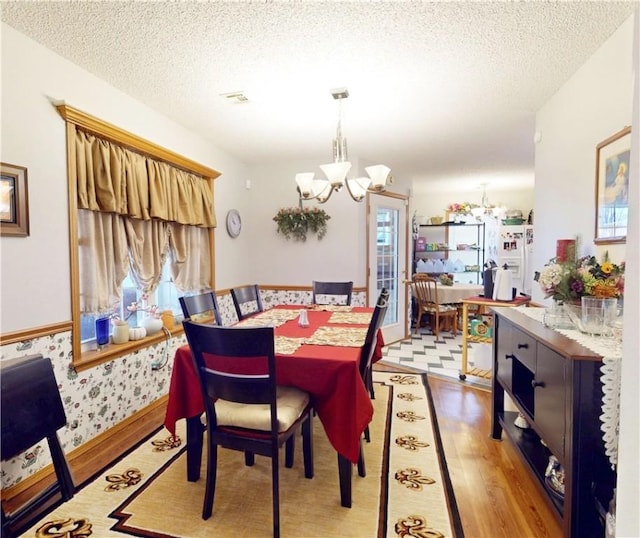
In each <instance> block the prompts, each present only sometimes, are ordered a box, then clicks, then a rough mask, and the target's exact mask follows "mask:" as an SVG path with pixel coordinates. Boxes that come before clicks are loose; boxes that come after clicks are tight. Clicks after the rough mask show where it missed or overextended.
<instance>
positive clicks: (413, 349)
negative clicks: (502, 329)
mask: <svg viewBox="0 0 640 538" xmlns="http://www.w3.org/2000/svg"><path fill="white" fill-rule="evenodd" d="M481 346H487V347H485V348H484V349H482V350H479V348H480V347H481ZM489 349H490V344H470V349H469V352H468V358H469V365H468V369H471V368H472V367H473V365H474V356H475V355H476V353H483V354H484V356H485V357H487V356H486V354H487V353H489V352H490V351H489ZM382 360H383V361H384V362H385V363H386V364H398V365H401V366H405V367H409V368H412V369H416V370H419V371H423V372H427V373H429V374H432V375H436V376H438V377H444V378H447V379H451V380H455V381H458V382H460V383H467V384H471V385H474V386H480V387H486V388H489V387H491V380H490V379H483V378H479V377H476V376H473V375H467V377H466V380H465V381H461V380H460V377H459V375H460V369H461V367H462V335H461V334H460V333H458V335H457V336H455V337H454V336H452V335H451V333H449V332H442V331H441V332H440V339H439V340H436V338H435V336H434V335H433V333H432V332H431V330H430V329H429V327H422V328H420V332H419V334H416V333H415V330H414V329H412V332H411V338H410V339H407V340H402V341H400V342H396V343H393V344H390V345H388V346H385V347H384V348H383V357H382ZM486 361H487V358H485V360H484V361H483V366H482V367H484V368H486V367H487V366H484V365H485V364H486ZM489 364H490V362H489Z"/></svg>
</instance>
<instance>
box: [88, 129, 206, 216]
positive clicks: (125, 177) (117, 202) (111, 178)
mask: <svg viewBox="0 0 640 538" xmlns="http://www.w3.org/2000/svg"><path fill="white" fill-rule="evenodd" d="M76 172H77V189H78V208H79V209H89V210H91V211H100V212H106V213H116V214H119V215H123V216H127V217H132V218H136V219H141V220H150V219H160V220H164V221H167V222H176V223H178V224H186V225H191V226H200V227H204V228H212V227H215V226H216V219H215V214H214V210H213V192H212V189H211V184H210V181H208V180H206V179H205V178H202V177H200V176H197V175H195V174H192V173H190V172H187V171H184V170H181V169H179V168H175V167H174V166H171V165H170V164H168V163H165V162H162V161H158V160H155V159H152V158H150V157H147V156H145V155H141V154H139V153H136V152H133V151H131V150H129V149H126V148H123V147H121V146H118V145H116V144H112V143H111V142H109V141H107V140H103V139H101V138H99V137H97V136H95V135H93V134H91V133H88V132H85V131H83V130H81V129H76Z"/></svg>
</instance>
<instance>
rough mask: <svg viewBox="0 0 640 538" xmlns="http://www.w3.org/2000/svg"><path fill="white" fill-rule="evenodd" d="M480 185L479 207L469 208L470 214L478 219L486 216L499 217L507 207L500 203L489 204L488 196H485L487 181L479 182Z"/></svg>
mask: <svg viewBox="0 0 640 538" xmlns="http://www.w3.org/2000/svg"><path fill="white" fill-rule="evenodd" d="M480 186H481V187H482V200H481V201H480V207H474V208H473V209H472V210H471V214H472V215H473V216H474V217H475V218H476V220H479V221H481V220H483V219H484V218H486V217H496V218H501V217H502V216H503V215H504V213H505V211H506V210H507V208H506V207H504V206H502V205H500V206H495V205H492V204H490V203H489V197H488V196H487V183H480Z"/></svg>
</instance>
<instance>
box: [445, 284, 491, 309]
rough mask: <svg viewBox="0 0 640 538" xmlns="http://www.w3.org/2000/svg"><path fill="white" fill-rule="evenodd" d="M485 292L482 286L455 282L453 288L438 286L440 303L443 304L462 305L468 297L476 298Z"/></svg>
mask: <svg viewBox="0 0 640 538" xmlns="http://www.w3.org/2000/svg"><path fill="white" fill-rule="evenodd" d="M483 291H484V286H482V285H481V284H468V283H463V282H454V283H453V284H452V285H451V286H445V285H444V284H439V285H438V302H439V303H441V304H457V303H461V302H462V300H463V299H466V298H467V297H474V296H477V295H479V294H480V293H482V292H483Z"/></svg>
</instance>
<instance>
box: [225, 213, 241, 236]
mask: <svg viewBox="0 0 640 538" xmlns="http://www.w3.org/2000/svg"><path fill="white" fill-rule="evenodd" d="M240 230H242V220H241V219H240V213H239V212H238V210H237V209H231V210H230V211H229V212H228V213H227V232H228V233H229V235H230V236H231V237H238V236H239V235H240Z"/></svg>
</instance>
